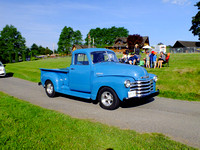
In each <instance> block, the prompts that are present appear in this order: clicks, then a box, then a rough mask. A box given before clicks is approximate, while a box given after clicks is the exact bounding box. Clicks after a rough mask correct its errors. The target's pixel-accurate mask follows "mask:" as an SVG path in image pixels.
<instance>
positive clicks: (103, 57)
mask: <svg viewBox="0 0 200 150" xmlns="http://www.w3.org/2000/svg"><path fill="white" fill-rule="evenodd" d="M91 58H92V62H93V63H94V64H95V63H101V62H118V59H117V57H116V55H115V53H114V52H110V51H98V52H92V53H91Z"/></svg>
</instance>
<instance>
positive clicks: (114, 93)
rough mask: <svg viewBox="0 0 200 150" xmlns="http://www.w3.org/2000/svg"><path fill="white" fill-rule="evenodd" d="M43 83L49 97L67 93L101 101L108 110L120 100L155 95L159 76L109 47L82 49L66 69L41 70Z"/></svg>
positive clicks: (74, 55) (102, 105) (115, 106)
mask: <svg viewBox="0 0 200 150" xmlns="http://www.w3.org/2000/svg"><path fill="white" fill-rule="evenodd" d="M40 70H41V82H40V83H41V84H42V85H43V87H44V88H45V91H46V94H47V95H48V96H49V97H54V96H55V94H56V93H63V94H67V95H72V96H76V97H81V98H85V99H92V100H98V101H99V103H100V106H101V107H102V108H104V109H109V110H112V109H116V108H118V106H119V104H120V101H124V100H127V99H132V98H138V97H139V98H140V97H145V96H150V97H153V96H155V94H158V93H159V90H156V81H157V76H156V75H154V74H150V73H148V72H147V71H146V69H144V68H142V67H140V66H134V65H129V64H121V63H119V62H118V59H117V57H116V55H115V53H114V52H113V51H111V50H108V49H99V48H90V49H79V50H76V51H74V52H73V53H72V61H71V65H70V67H68V68H64V69H40Z"/></svg>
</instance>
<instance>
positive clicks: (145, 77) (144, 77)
mask: <svg viewBox="0 0 200 150" xmlns="http://www.w3.org/2000/svg"><path fill="white" fill-rule="evenodd" d="M140 78H141V79H147V78H149V76H143V77H140Z"/></svg>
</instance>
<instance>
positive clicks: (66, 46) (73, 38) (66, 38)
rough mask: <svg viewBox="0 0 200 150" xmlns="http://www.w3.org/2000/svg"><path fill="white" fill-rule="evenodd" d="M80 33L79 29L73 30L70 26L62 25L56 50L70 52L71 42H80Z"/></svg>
mask: <svg viewBox="0 0 200 150" xmlns="http://www.w3.org/2000/svg"><path fill="white" fill-rule="evenodd" d="M81 41H82V35H81V32H80V31H79V30H77V31H74V30H73V29H72V28H71V27H66V26H65V27H64V28H63V30H62V32H61V34H60V38H59V41H58V52H59V53H67V54H69V53H70V52H71V49H72V46H73V44H80V43H81Z"/></svg>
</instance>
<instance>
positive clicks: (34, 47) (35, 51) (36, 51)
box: [30, 43, 40, 56]
mask: <svg viewBox="0 0 200 150" xmlns="http://www.w3.org/2000/svg"><path fill="white" fill-rule="evenodd" d="M30 50H31V53H32V55H33V56H36V55H40V51H39V47H38V46H37V44H35V43H33V45H32V46H31V49H30Z"/></svg>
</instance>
